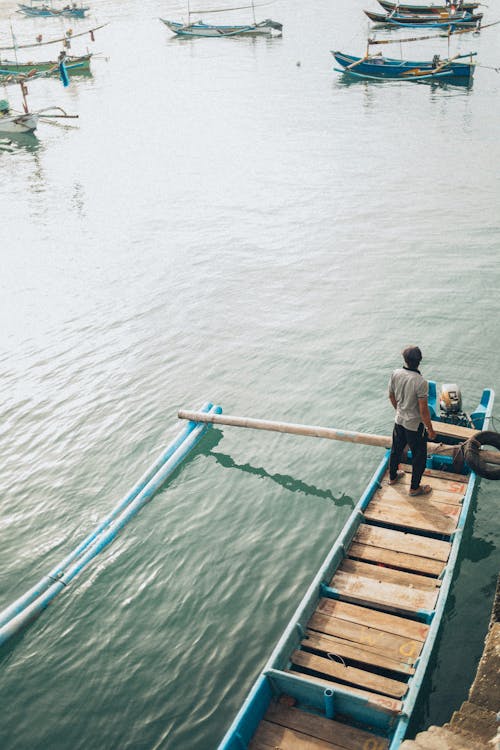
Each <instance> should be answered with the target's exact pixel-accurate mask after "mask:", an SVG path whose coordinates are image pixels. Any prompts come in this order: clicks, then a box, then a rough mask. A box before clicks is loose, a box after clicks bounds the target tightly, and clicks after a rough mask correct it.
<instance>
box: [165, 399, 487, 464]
mask: <svg viewBox="0 0 500 750" xmlns="http://www.w3.org/2000/svg"><path fill="white" fill-rule="evenodd" d="M177 416H178V417H179V419H188V420H189V421H192V422H209V423H211V424H220V425H228V426H230V427H248V428H250V429H253V430H268V431H271V432H285V433H288V434H289V435H304V436H306V437H317V438H326V439H327V440H341V441H342V442H345V443H360V444H361V445H373V446H376V447H378V448H390V447H391V444H392V438H391V437H388V436H385V435H372V434H370V433H366V432H353V431H352V430H339V429H336V428H334V427H318V426H316V425H302V424H291V423H289V422H273V421H270V420H267V419H252V418H250V417H235V416H231V415H229V414H214V413H211V414H206V413H204V412H197V411H187V410H185V409H181V410H180V411H179V412H178V413H177ZM471 432H472V431H471ZM477 432H479V430H477ZM456 447H457V446H456V445H445V444H444V443H427V449H428V452H429V453H435V454H436V453H438V454H445V453H450V454H451V453H453V450H454V449H456ZM481 455H482V456H483V457H484V459H485V460H486V461H487V462H488V463H492V464H500V454H499V453H497V452H495V451H484V450H483V451H481Z"/></svg>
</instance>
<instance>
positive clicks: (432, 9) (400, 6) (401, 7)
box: [377, 0, 480, 15]
mask: <svg viewBox="0 0 500 750" xmlns="http://www.w3.org/2000/svg"><path fill="white" fill-rule="evenodd" d="M377 2H378V4H379V5H381V6H382V8H384V10H386V11H388V12H389V13H392V12H396V13H416V14H417V15H419V14H426V13H436V14H437V15H439V14H440V13H443V12H447V11H450V9H451V8H450V5H451V4H450V3H448V4H446V5H411V4H408V3H398V2H395V3H394V2H391V0H377ZM479 5H480V3H475V2H472V3H457V9H458V10H459V11H468V12H469V13H470V12H472V11H474V10H475V9H476V8H479Z"/></svg>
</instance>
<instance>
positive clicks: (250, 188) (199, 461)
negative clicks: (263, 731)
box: [0, 0, 500, 750]
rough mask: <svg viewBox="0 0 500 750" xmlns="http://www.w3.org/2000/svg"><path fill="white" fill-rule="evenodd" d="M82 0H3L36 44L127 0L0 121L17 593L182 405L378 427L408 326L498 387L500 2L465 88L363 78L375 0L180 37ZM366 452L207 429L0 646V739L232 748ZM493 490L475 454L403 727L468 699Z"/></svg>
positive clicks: (62, 748)
mask: <svg viewBox="0 0 500 750" xmlns="http://www.w3.org/2000/svg"><path fill="white" fill-rule="evenodd" d="M90 3H91V5H92V15H91V18H90V19H89V20H88V21H87V20H85V21H71V22H64V23H63V22H61V21H59V20H58V19H47V20H39V21H36V20H34V19H23V18H22V17H21V16H19V15H18V14H16V13H15V9H16V4H15V2H13V0H9V1H8V2H5V1H4V2H0V33H1V37H0V38H1V40H2V45H3V46H5V45H6V44H8V43H9V37H10V27H9V19H10V20H11V21H12V25H13V29H14V32H15V34H16V37H17V40H18V43H22V42H24V41H33V40H34V37H35V36H36V34H37V33H40V32H42V33H43V34H44V37H45V38H49V37H53V36H57V35H59V33H60V32H61V31H62V32H64V30H65V29H67V28H68V27H69V26H72V28H73V30H74V32H75V33H76V32H77V31H79V30H82V29H86V28H89V27H90V26H91V25H96V22H104V21H110V24H109V26H107V27H106V28H105V29H103V30H102V31H100V32H97V35H96V41H95V43H94V44H92V43H91V42H90V40H89V39H88V38H85V39H84V41H82V40H78V39H75V40H74V42H73V47H72V51H73V52H74V53H75V54H77V53H79V52H83V51H85V49H86V47H87V45H91V46H92V50H94V51H95V52H96V53H99V54H98V56H97V57H96V59H95V60H94V61H93V62H92V76H90V77H85V78H73V80H72V84H71V86H70V87H69V88H68V89H63V87H62V86H61V84H60V83H59V82H58V81H56V80H50V81H49V80H41V81H34V82H32V83H31V84H30V85H29V102H30V105H31V107H32V108H33V109H38V108H41V107H44V106H48V105H52V104H56V105H59V106H61V107H63V108H64V109H65V110H66V111H67V112H68V113H70V114H78V115H79V119H78V120H68V121H64V120H60V121H59V124H57V125H50V124H44V123H42V124H40V126H39V129H38V131H37V136H36V137H31V138H30V137H25V138H20V139H18V140H16V141H15V142H14V143H12V144H10V146H9V150H5V151H0V174H1V181H0V205H1V222H0V237H1V240H2V247H1V250H0V259H1V266H0V271H1V272H0V289H1V294H0V310H1V325H0V486H1V492H0V514H1V515H0V608H1V607H3V606H5V605H7V604H8V603H10V602H11V601H12V600H13V599H15V598H16V597H17V596H18V595H20V594H21V593H23V592H24V591H25V590H26V589H27V588H29V587H30V586H31V585H32V584H33V583H34V582H35V581H37V580H38V579H39V578H40V577H41V576H42V575H43V574H44V573H46V572H48V570H49V569H50V568H51V567H52V566H53V565H55V564H56V563H57V562H58V561H59V560H60V559H62V558H63V557H64V556H65V555H66V554H67V553H68V552H69V551H70V550H72V549H73V548H74V547H75V546H76V545H77V544H78V542H79V541H80V540H81V539H83V538H84V536H86V534H87V533H88V532H89V531H91V530H92V529H93V528H94V526H95V525H96V524H97V522H98V520H99V519H100V518H102V517H103V516H104V515H106V514H107V513H108V511H109V510H110V509H111V508H112V507H113V506H114V505H115V504H116V503H117V501H118V500H119V499H120V498H121V497H122V496H123V495H124V494H125V492H126V491H127V490H128V489H129V488H130V487H131V486H132V485H133V484H134V483H135V480H136V479H137V478H138V477H139V476H140V475H141V474H142V472H143V470H144V469H145V468H146V467H147V466H149V464H150V463H151V462H152V460H153V459H154V458H155V457H156V456H157V455H158V454H159V453H160V452H161V451H162V449H163V448H164V447H165V446H166V445H167V443H168V442H169V441H170V440H171V439H172V437H173V436H174V435H175V434H176V432H177V430H178V429H179V426H178V423H177V418H176V413H177V409H178V408H180V407H188V408H197V407H199V406H201V404H202V403H203V402H204V401H206V400H209V399H210V400H212V401H214V402H217V403H220V404H221V405H222V406H223V408H224V410H225V411H226V412H227V413H232V414H242V415H247V416H254V417H262V418H268V419H283V420H288V421H295V422H305V423H310V424H320V425H325V426H326V425H330V426H337V427H345V428H351V429H359V430H365V431H370V432H381V433H383V434H388V433H389V432H390V430H391V421H392V418H393V415H392V409H391V407H390V405H389V402H388V401H387V398H386V383H387V380H388V377H389V374H390V372H391V370H392V369H393V368H394V367H395V366H398V365H399V351H400V350H401V348H402V347H403V346H404V345H405V344H407V343H412V342H415V343H418V344H419V345H420V346H421V347H422V349H423V352H424V362H423V371H424V374H425V375H426V376H427V377H429V378H432V379H435V380H437V381H438V382H443V381H444V382H450V381H451V382H457V383H458V384H459V385H460V386H461V388H462V392H463V395H464V402H465V407H466V408H467V409H468V410H472V408H473V407H474V406H475V405H476V403H477V401H478V399H479V397H480V394H481V391H482V388H483V387H484V386H490V387H493V388H496V389H497V391H499V390H500V378H499V372H500V336H499V307H500V293H499V287H500V266H499V262H498V254H499V245H500V226H499V225H500V209H499V206H500V169H499V164H500V137H499V135H500V134H499V129H500V126H499V123H500V96H499V93H500V75H499V74H498V73H496V72H495V71H494V70H492V69H490V68H491V67H496V66H498V65H499V64H500V60H499V51H498V50H499V45H498V39H499V34H500V32H499V31H498V29H499V28H500V27H493V28H492V29H489V30H484V31H483V33H482V34H481V35H480V36H473V35H472V34H466V35H463V36H462V37H460V38H459V39H458V40H457V41H453V43H452V45H451V54H456V53H457V52H459V51H461V52H468V51H471V50H477V52H478V61H479V63H480V65H481V66H484V67H479V68H478V69H477V72H476V78H475V81H474V85H473V87H472V88H471V89H470V90H467V89H461V88H454V87H451V86H446V85H440V86H436V85H432V86H430V85H423V84H422V85H412V84H407V85H405V84H404V83H399V82H396V83H388V84H387V85H385V84H377V83H370V82H356V83H351V84H348V83H346V82H345V81H344V80H342V77H341V76H339V75H338V74H336V73H334V72H333V71H332V66H333V59H332V58H331V55H330V50H331V49H340V50H343V51H346V52H351V53H353V54H363V53H364V48H365V39H366V33H367V29H368V24H367V19H366V18H365V17H364V15H363V13H362V9H363V7H365V6H366V7H368V6H369V5H370V4H369V3H368V2H362V0H337V2H333V0H317V2H315V3H312V4H311V3H304V2H298V1H297V0H290V2H284V0H278V1H277V2H275V3H274V4H273V5H271V6H269V7H265V8H259V9H257V15H258V18H266V17H271V18H273V19H276V20H278V21H281V22H283V24H284V35H283V37H282V38H277V39H270V40H265V39H256V40H250V39H218V40H213V39H206V40H203V39H198V40H195V39H193V40H179V39H176V38H172V36H171V34H170V32H169V31H168V29H166V28H165V27H164V26H163V25H162V24H160V22H159V21H158V17H159V16H163V17H167V18H172V19H178V18H179V17H181V16H184V15H185V6H184V4H183V3H182V2H170V3H169V2H167V1H165V2H157V1H156V0H153V1H150V2H147V3H144V2H139V1H138V0H130V1H128V0H124V2H117V1H116V0H103V1H102V2H99V1H98V0H90ZM202 5H203V3H202ZM371 7H375V5H374V2H372V3H371ZM249 13H250V12H249V11H241V12H240V13H239V14H238V13H235V14H232V15H231V17H230V21H231V22H232V21H233V20H234V21H235V22H236V21H237V20H238V19H242V20H243V22H244V21H246V20H248V18H249ZM485 13H486V16H487V20H489V21H493V20H496V19H497V17H500V5H499V3H498V0H495V2H493V3H491V4H490V7H489V8H487V9H485ZM206 20H208V17H207V19H206ZM408 31H409V34H408V33H406V36H415V33H413V30H407V32H408ZM429 33H432V32H429ZM398 35H399V36H400V37H401V36H405V34H404V33H403V32H401V31H400V32H393V34H392V36H393V38H397V37H398ZM389 49H390V51H389ZM58 51H59V47H58V46H55V47H44V48H43V52H42V50H35V51H33V52H29V53H26V54H25V55H24V56H22V55H21V52H19V59H22V60H26V59H30V57H31V58H32V59H37V58H38V59H48V58H49V56H52V57H53V56H55V55H57V53H58ZM402 52H403V56H405V55H406V56H407V57H413V58H414V59H419V57H422V58H423V59H425V58H426V57H429V56H430V55H433V54H434V53H436V52H439V53H441V54H442V55H446V52H447V43H446V41H445V40H436V41H434V42H430V41H428V42H418V43H416V44H415V45H413V46H412V45H409V44H408V45H405V46H404V47H403V48H402ZM4 54H5V55H7V53H4ZM387 54H389V55H392V56H394V57H398V56H400V54H401V50H400V46H399V45H398V44H395V45H394V46H392V47H391V48H387ZM35 55H36V56H37V58H35ZM9 56H10V57H11V56H12V53H9ZM0 89H1V90H0V98H4V97H5V96H6V95H7V96H8V97H9V99H10V101H11V105H12V106H13V107H19V106H20V92H19V91H18V90H17V87H11V88H9V89H8V90H5V89H3V87H0ZM7 145H8V144H7ZM496 414H497V415H498V416H499V418H500V412H499V410H498V406H497V407H496ZM499 424H500V422H498V421H497V423H496V426H497V427H498V426H499ZM380 458H381V453H380V451H379V450H378V449H376V448H368V447H361V446H352V445H343V444H335V443H330V442H328V441H325V442H322V441H319V440H310V439H307V438H297V437H295V438H294V437H291V436H282V435H273V434H266V433H252V432H250V431H244V430H240V431H238V430H231V429H230V428H227V429H226V430H224V432H222V431H219V430H213V431H212V432H211V433H210V434H209V435H208V436H207V437H206V438H205V439H204V441H203V442H202V443H201V444H200V447H199V448H198V450H197V451H196V453H195V454H194V455H193V456H192V457H191V458H190V460H189V461H188V462H187V463H186V464H184V465H183V467H182V468H181V470H180V471H178V472H177V473H176V475H175V476H174V478H173V480H172V481H171V482H170V483H169V484H168V486H167V487H166V488H165V489H164V490H163V491H162V492H160V493H159V494H158V495H157V496H156V497H155V498H154V500H153V501H152V502H151V503H149V504H148V505H147V506H146V507H145V508H143V510H142V511H141V513H140V514H139V515H138V516H137V517H136V518H135V519H134V520H133V521H132V522H131V523H130V525H129V526H127V528H126V529H125V530H124V531H123V532H122V534H121V535H120V536H119V538H118V539H117V540H116V541H115V542H114V543H113V544H112V545H111V546H110V547H109V548H108V549H107V550H106V551H105V552H104V553H103V554H101V555H100V556H99V557H98V558H97V559H96V560H95V561H94V564H93V565H92V566H91V567H89V568H88V569H87V570H86V571H85V572H84V573H83V574H82V575H81V576H80V577H79V578H78V579H76V580H75V581H74V583H73V585H72V586H71V587H70V588H69V589H68V590H67V591H65V592H64V593H63V594H62V595H61V596H60V597H59V598H58V599H57V600H56V601H55V602H54V603H53V604H52V606H51V607H50V608H49V609H48V610H47V611H46V612H45V613H44V614H43V615H42V616H41V617H40V618H39V619H38V620H37V622H35V623H34V624H33V625H32V626H31V627H29V628H28V629H27V630H25V631H24V633H23V634H22V636H20V637H18V638H17V639H16V640H15V641H14V642H12V643H10V644H9V645H8V647H7V648H5V649H4V650H3V651H2V654H1V655H0V705H1V706H2V721H1V723H0V747H2V749H4V750H27V749H28V748H29V750H76V749H77V748H78V749H80V748H81V749H83V748H85V750H87V749H88V748H98V749H99V750H125V749H130V750H154V749H156V748H161V749H162V750H167V748H168V749H169V750H174V749H175V750H178V749H179V748H180V749H181V750H184V749H185V750H211V748H214V747H215V746H216V745H217V742H218V741H219V740H220V739H221V737H222V735H223V734H224V732H225V730H226V728H227V726H228V724H229V722H230V721H231V720H232V718H233V716H234V714H235V712H236V711H237V709H238V707H239V706H240V704H241V702H242V700H243V698H244V697H245V695H246V694H247V692H248V690H249V688H250V686H251V685H252V683H253V680H254V678H255V677H256V675H257V673H258V671H259V669H260V668H261V667H262V665H263V663H264V662H265V660H266V658H267V657H268V656H269V653H270V651H271V649H272V648H273V646H274V644H275V642H276V640H277V639H278V637H279V635H280V634H281V632H282V630H283V629H284V627H285V625H286V623H287V622H288V620H289V618H290V616H291V615H292V613H293V611H294V609H295V607H296V605H297V603H298V601H299V600H300V598H301V597H302V595H303V594H304V593H305V590H306V587H307V586H308V584H309V582H310V580H311V578H312V577H313V575H314V573H315V572H316V570H317V568H318V567H319V565H320V563H321V562H322V560H323V558H324V557H325V555H326V553H327V551H328V550H329V548H330V546H331V544H332V543H333V541H334V540H335V538H336V536H337V535H338V533H339V531H340V529H341V528H342V526H343V524H344V522H345V520H346V518H347V516H348V515H349V513H350V511H351V508H352V506H353V504H354V503H355V502H356V501H357V499H358V498H359V495H360V493H361V492H362V491H363V489H364V487H365V485H366V484H367V482H368V480H369V478H370V476H371V474H372V472H373V470H374V468H375V466H376V465H377V464H378V462H379V460H380ZM499 492H500V485H498V484H497V485H495V484H494V483H493V482H488V481H486V480H483V482H482V485H481V488H480V491H479V493H478V495H477V504H476V507H475V509H474V514H473V518H472V519H471V521H472V522H471V524H470V525H469V528H468V535H467V537H466V540H465V542H464V545H463V548H462V554H461V560H460V566H459V576H458V577H457V578H456V580H455V583H454V586H453V589H452V593H451V598H450V602H449V606H448V608H447V612H446V617H445V623H444V627H443V628H442V631H441V636H440V639H439V644H438V649H437V651H436V654H435V658H434V661H433V664H432V668H431V670H430V672H429V675H428V678H427V682H426V693H427V694H426V696H425V698H424V699H423V700H422V701H421V703H420V705H419V709H418V712H417V717H416V722H415V727H414V728H415V729H417V728H423V727H425V726H427V725H428V724H429V723H436V722H443V721H446V720H447V719H448V718H449V716H450V714H451V712H452V710H453V709H455V708H456V707H458V705H459V704H460V702H461V701H462V700H464V699H465V698H466V695H467V691H468V687H469V684H470V680H471V677H472V676H473V674H474V671H475V665H476V660H477V658H478V655H479V654H480V653H481V650H482V643H483V638H484V635H485V631H486V628H487V621H488V616H489V611H490V607H491V601H492V596H493V591H494V586H495V580H496V575H497V572H498V569H499V556H498V549H497V545H498V538H499V531H500V529H499V520H498V519H499V516H498V502H499Z"/></svg>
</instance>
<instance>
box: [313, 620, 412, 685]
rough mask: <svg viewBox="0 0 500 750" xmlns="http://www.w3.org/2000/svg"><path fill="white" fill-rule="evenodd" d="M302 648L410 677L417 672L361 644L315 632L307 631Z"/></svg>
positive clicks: (407, 665)
mask: <svg viewBox="0 0 500 750" xmlns="http://www.w3.org/2000/svg"><path fill="white" fill-rule="evenodd" d="M301 646H302V647H303V648H306V649H314V650H315V651H321V652H323V653H324V654H334V655H335V656H341V657H342V659H345V660H346V661H349V662H353V661H354V662H360V663H362V664H366V665H367V666H368V667H369V666H374V667H380V668H381V669H389V670H391V671H393V672H401V673H402V674H408V675H410V674H414V672H415V670H414V668H413V667H412V666H411V665H409V664H406V663H405V662H402V661H400V660H398V659H391V658H390V657H389V656H388V655H385V654H380V652H377V651H374V650H373V649H365V648H363V647H362V646H361V645H359V644H354V643H353V642H352V641H351V642H349V641H345V640H343V639H342V638H335V637H333V636H331V635H326V634H324V633H318V632H315V631H313V630H307V631H306V637H305V638H304V640H303V641H302V643H301Z"/></svg>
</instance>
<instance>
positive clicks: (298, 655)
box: [291, 651, 408, 698]
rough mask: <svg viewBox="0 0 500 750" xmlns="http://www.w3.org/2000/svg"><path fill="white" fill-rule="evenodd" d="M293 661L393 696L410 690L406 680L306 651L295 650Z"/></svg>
mask: <svg viewBox="0 0 500 750" xmlns="http://www.w3.org/2000/svg"><path fill="white" fill-rule="evenodd" d="M291 662H292V664H295V665H296V666H299V667H304V668H305V669H310V670H312V671H314V672H319V673H320V674H322V675H327V676H329V677H334V678H336V679H337V680H343V681H344V682H349V683H351V684H353V685H358V686H359V687H361V688H364V689H365V690H370V691H375V692H377V693H382V694H383V695H388V696H390V697H391V698H402V697H403V696H404V695H405V693H406V692H407V690H408V685H407V684H406V683H405V682H400V681H399V680H393V679H391V678H390V677H382V676H381V675H378V674H374V673H373V672H368V671H366V670H365V669H359V668H358V667H348V666H345V665H344V664H341V663H340V662H338V661H333V660H332V659H324V658H323V657H322V656H316V655H315V654H309V653H307V652H305V651H294V652H293V653H292V656H291Z"/></svg>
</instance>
